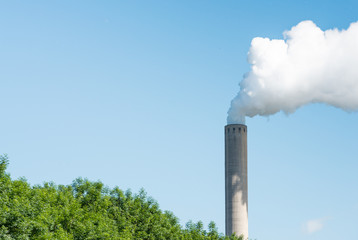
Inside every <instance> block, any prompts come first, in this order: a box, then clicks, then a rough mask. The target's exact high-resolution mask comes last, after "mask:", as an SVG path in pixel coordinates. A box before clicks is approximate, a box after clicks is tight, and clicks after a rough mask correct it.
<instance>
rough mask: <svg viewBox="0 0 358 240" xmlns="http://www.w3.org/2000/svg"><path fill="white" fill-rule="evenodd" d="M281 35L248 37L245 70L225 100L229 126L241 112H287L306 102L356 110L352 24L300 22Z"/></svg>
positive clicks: (357, 50)
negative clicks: (335, 26)
mask: <svg viewBox="0 0 358 240" xmlns="http://www.w3.org/2000/svg"><path fill="white" fill-rule="evenodd" d="M283 36H284V39H272V40H270V39H268V38H261V37H257V38H254V39H253V40H252V42H251V47H250V51H249V53H248V62H249V63H250V64H251V70H250V72H248V73H246V75H245V76H244V79H243V80H242V81H241V83H240V91H239V93H238V95H237V96H236V97H235V98H234V99H233V100H232V102H231V107H230V109H229V111H228V118H227V121H228V123H229V124H233V123H245V116H248V117H253V116H256V115H261V116H269V115H271V114H275V113H277V112H279V111H283V112H284V113H287V114H289V113H293V112H294V111H295V110H296V109H297V108H299V107H301V106H303V105H306V104H309V103H325V104H329V105H332V106H335V107H339V108H342V109H344V110H346V111H355V110H358V22H355V23H352V24H351V25H350V26H349V28H348V29H347V30H337V29H330V30H326V31H322V30H321V29H320V28H319V27H317V26H316V25H315V24H314V23H313V22H312V21H303V22H300V23H299V24H298V25H297V26H294V27H293V28H292V29H291V30H289V31H286V32H284V34H283Z"/></svg>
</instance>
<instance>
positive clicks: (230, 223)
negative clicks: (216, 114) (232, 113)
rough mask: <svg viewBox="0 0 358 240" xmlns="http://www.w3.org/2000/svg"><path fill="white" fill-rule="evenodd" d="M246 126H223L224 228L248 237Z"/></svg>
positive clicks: (229, 231)
mask: <svg viewBox="0 0 358 240" xmlns="http://www.w3.org/2000/svg"><path fill="white" fill-rule="evenodd" d="M247 193H248V192H247V127H246V125H243V124H229V125H226V126H225V228H226V235H227V236H230V235H231V234H233V233H235V234H236V235H237V236H240V235H244V239H247V238H248V232H249V228H248V196H247V195H248V194H247Z"/></svg>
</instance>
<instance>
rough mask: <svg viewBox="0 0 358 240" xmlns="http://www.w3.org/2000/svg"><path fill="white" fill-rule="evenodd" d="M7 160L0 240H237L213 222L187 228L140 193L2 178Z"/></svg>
mask: <svg viewBox="0 0 358 240" xmlns="http://www.w3.org/2000/svg"><path fill="white" fill-rule="evenodd" d="M8 164H9V160H8V157H7V155H0V240H12V239H16V240H17V239H18V240H27V239H39V240H42V239H43V240H45V239H46V240H48V239H50V240H51V239H53V240H54V239H63V240H67V239H68V240H70V239H75V240H82V239H93V240H94V239H96V240H102V239H103V240H104V239H123V240H131V239H135V240H139V239H145V240H167V239H170V240H229V239H230V240H240V239H242V238H237V237H235V236H230V237H227V236H223V235H222V234H219V233H218V231H217V227H216V225H215V223H214V222H210V224H209V226H208V230H205V228H204V226H203V223H202V222H201V221H199V222H197V223H194V222H192V221H189V222H188V223H187V224H186V226H185V227H182V226H181V225H180V224H179V220H178V218H177V217H175V216H174V214H173V213H171V212H169V211H164V212H163V211H162V210H160V208H159V205H158V203H157V202H156V201H155V200H154V199H153V198H151V197H148V196H147V194H146V192H145V191H144V190H143V189H142V190H141V191H139V193H137V194H133V193H132V192H131V191H130V190H127V191H125V192H124V191H122V190H120V189H119V188H118V187H115V188H113V189H109V188H107V187H105V186H104V184H103V183H101V182H100V181H97V182H92V181H89V180H87V179H83V178H77V179H76V180H74V181H73V183H72V185H56V184H54V183H44V184H43V185H35V186H30V184H28V183H27V181H26V180H25V179H19V180H12V179H11V177H10V175H9V174H8V173H6V168H7V166H8Z"/></svg>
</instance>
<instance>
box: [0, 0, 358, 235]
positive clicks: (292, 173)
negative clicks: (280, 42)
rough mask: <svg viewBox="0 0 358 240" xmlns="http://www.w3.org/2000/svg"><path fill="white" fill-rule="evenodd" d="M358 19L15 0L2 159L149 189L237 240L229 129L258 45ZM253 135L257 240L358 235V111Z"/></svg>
mask: <svg viewBox="0 0 358 240" xmlns="http://www.w3.org/2000/svg"><path fill="white" fill-rule="evenodd" d="M357 9H358V2H357V1H353V0H352V1H347V0H343V1H311V0H302V1H267V0H265V1H255V0H253V1H238V0H235V1H233V0H232V1H208V0H205V1H204V0H203V1H184V0H181V1H129V0H128V1H31V2H30V1H2V2H1V3H0V69H1V70H0V110H1V117H0V153H7V154H8V155H9V157H10V166H9V169H8V171H9V172H10V173H11V175H12V177H13V178H19V177H21V176H24V177H26V178H27V179H28V181H29V182H30V183H31V184H41V183H42V182H44V181H54V182H55V183H57V184H71V182H72V180H74V179H75V178H77V177H79V176H82V177H87V178H89V179H90V180H101V181H102V182H104V183H105V184H107V185H108V186H110V187H113V186H115V185H118V186H119V187H120V188H122V189H128V188H130V189H132V190H133V191H135V192H137V191H138V190H139V189H140V188H141V187H143V188H144V189H145V190H146V191H147V192H148V194H149V195H150V196H152V197H153V198H155V199H156V200H158V202H159V204H160V206H161V208H162V209H164V210H171V211H173V212H174V214H175V215H176V216H178V217H179V218H180V220H181V222H182V223H183V224H184V223H185V222H187V221H188V220H190V219H191V220H193V221H197V220H203V222H204V224H205V225H207V224H208V223H209V221H210V220H213V221H215V222H216V223H217V224H218V227H219V231H220V232H224V135H223V134H224V126H225V124H226V116H227V114H226V113H227V110H228V108H229V105H230V101H231V99H232V98H233V97H234V96H235V95H236V93H237V92H238V90H239V87H238V83H239V82H240V81H241V79H242V76H243V74H244V73H245V72H247V71H248V70H249V65H248V64H247V62H246V55H247V51H248V49H249V46H250V42H251V39H252V38H254V37H257V36H260V37H269V38H282V32H283V31H285V30H288V29H290V28H291V27H292V26H294V25H296V24H297V23H299V22H300V21H302V20H312V21H314V22H315V23H316V24H317V25H318V26H319V27H320V28H322V29H323V30H325V29H328V28H339V29H342V28H347V27H348V26H349V24H350V23H351V22H355V21H357V20H358V15H357ZM357 44H358V43H357ZM247 125H248V133H249V135H248V141H249V142H248V144H249V149H248V150H249V153H248V154H249V231H250V237H251V238H253V239H258V240H264V239H269V240H272V239H275V240H287V239H289V240H298V239H309V240H315V239H317V240H321V239H325V240H333V239H357V238H358V227H357V223H358V191H357V187H358V174H357V170H358V159H357V158H358V157H357V154H358V150H357V136H358V114H357V113H346V112H344V111H342V110H339V109H335V108H333V107H329V106H325V105H320V104H317V105H310V106H306V107H304V108H301V109H299V110H298V111H297V112H296V113H294V114H292V115H290V116H286V115H284V114H282V113H279V114H276V115H274V116H272V117H270V118H269V119H267V118H263V117H256V118H253V119H248V120H247ZM307 224H308V225H307ZM307 226H310V227H311V233H309V232H307V229H306V230H305V228H307Z"/></svg>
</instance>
